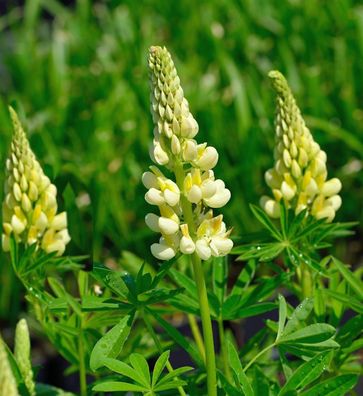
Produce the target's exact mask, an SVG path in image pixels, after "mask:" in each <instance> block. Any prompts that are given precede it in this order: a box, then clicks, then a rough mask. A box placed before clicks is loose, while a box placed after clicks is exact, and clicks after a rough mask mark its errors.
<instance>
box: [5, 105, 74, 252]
mask: <svg viewBox="0 0 363 396" xmlns="http://www.w3.org/2000/svg"><path fill="white" fill-rule="evenodd" d="M10 115H11V118H12V122H13V127H14V134H13V139H12V142H11V151H10V155H9V158H8V159H7V161H6V182H5V189H4V190H5V199H4V202H3V205H2V211H3V234H2V247H3V250H4V251H8V250H9V248H10V246H9V242H10V236H11V235H13V236H14V238H15V240H16V241H17V242H18V243H23V244H25V245H32V244H34V243H37V244H38V246H40V247H41V249H43V250H44V251H45V252H47V253H51V252H56V253H57V255H62V254H63V252H64V250H65V246H66V244H67V243H68V242H69V241H70V236H69V234H68V230H67V214H66V213H65V212H62V213H59V214H57V211H58V206H57V188H56V187H55V185H53V184H52V183H51V182H50V180H49V178H48V177H47V176H46V175H45V174H44V172H43V170H42V168H41V166H40V164H39V162H38V161H37V159H36V157H35V155H34V153H33V151H32V150H31V148H30V145H29V142H28V139H27V137H26V135H25V132H24V130H23V128H22V126H21V124H20V121H19V119H18V116H17V114H16V113H15V111H14V110H13V109H12V108H10Z"/></svg>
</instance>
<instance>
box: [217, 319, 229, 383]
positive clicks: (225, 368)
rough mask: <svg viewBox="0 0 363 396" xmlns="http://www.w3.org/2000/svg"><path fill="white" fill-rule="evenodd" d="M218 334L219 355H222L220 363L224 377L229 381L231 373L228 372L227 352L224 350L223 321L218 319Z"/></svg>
mask: <svg viewBox="0 0 363 396" xmlns="http://www.w3.org/2000/svg"><path fill="white" fill-rule="evenodd" d="M218 332H219V342H220V344H221V355H222V362H223V371H224V374H225V375H226V377H227V379H228V380H231V379H232V377H231V372H230V370H229V364H228V357H227V350H226V342H225V336H224V326H223V319H222V318H218Z"/></svg>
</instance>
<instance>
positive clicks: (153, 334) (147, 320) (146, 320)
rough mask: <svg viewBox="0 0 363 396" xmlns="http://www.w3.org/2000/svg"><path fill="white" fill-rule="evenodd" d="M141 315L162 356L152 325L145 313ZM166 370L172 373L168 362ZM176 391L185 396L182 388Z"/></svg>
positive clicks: (159, 343)
mask: <svg viewBox="0 0 363 396" xmlns="http://www.w3.org/2000/svg"><path fill="white" fill-rule="evenodd" d="M141 313H142V318H143V320H144V323H145V325H146V328H147V330H148V332H149V333H150V335H151V337H152V339H153V341H154V344H155V346H156V348H157V349H158V351H159V353H160V354H162V353H163V352H164V351H163V346H162V345H161V342H160V341H159V338H158V336H157V335H156V333H155V331H154V328H153V327H152V325H151V323H150V321H149V318H148V317H147V313H146V312H145V311H142V312H141ZM166 368H167V369H168V371H169V373H172V372H173V371H174V369H173V366H172V365H171V364H170V362H169V360H168V361H167V363H166ZM176 379H177V377H176V378H175V380H176ZM178 391H179V394H180V395H181V396H187V395H186V393H185V391H184V389H183V387H182V386H178Z"/></svg>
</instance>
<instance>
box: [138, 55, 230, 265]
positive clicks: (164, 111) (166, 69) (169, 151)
mask: <svg viewBox="0 0 363 396" xmlns="http://www.w3.org/2000/svg"><path fill="white" fill-rule="evenodd" d="M148 63H149V70H150V87H151V94H150V101H151V113H152V116H153V121H154V124H155V128H154V140H153V147H152V149H151V159H152V160H153V161H154V162H156V163H157V164H159V165H164V166H166V167H167V168H168V170H169V171H171V172H174V173H175V175H176V173H177V172H176V168H178V169H179V170H180V169H181V168H180V167H182V168H183V169H181V171H182V174H183V177H184V179H183V180H182V182H181V179H180V177H179V180H178V184H177V183H176V182H174V181H173V180H171V179H169V178H166V177H165V176H164V174H163V173H162V172H161V171H160V170H159V169H158V168H156V167H155V166H152V167H150V170H151V172H145V173H144V174H143V177H142V182H143V184H144V186H145V187H146V188H147V189H148V191H147V193H146V194H145V200H146V201H147V202H148V203H149V204H151V205H155V206H158V208H159V211H160V216H159V215H156V214H154V213H149V214H147V215H146V217H145V222H146V224H147V225H148V227H149V228H150V229H151V230H152V231H155V232H160V233H161V237H160V239H159V242H158V243H154V244H153V245H152V246H151V252H152V254H153V255H154V256H155V257H156V258H158V259H159V260H170V259H171V258H173V257H174V256H175V255H176V254H177V252H178V251H180V252H181V253H183V254H193V253H194V252H196V253H197V254H198V255H199V256H200V258H201V259H203V260H207V259H208V258H209V257H211V256H223V255H225V254H227V253H228V252H229V251H230V250H231V248H232V246H233V243H232V241H231V240H230V239H229V238H228V237H229V232H227V231H226V227H225V224H224V223H223V222H222V217H221V216H217V217H216V218H214V219H213V213H212V211H211V210H210V208H220V207H222V206H224V205H225V204H226V203H227V202H228V201H229V199H230V197H231V193H230V191H229V190H228V189H227V188H226V187H225V185H224V182H223V181H222V180H220V179H217V180H216V179H215V177H214V172H213V171H212V170H211V169H212V168H214V167H215V165H216V164H217V162H218V152H217V150H216V149H215V148H214V147H211V146H208V145H207V143H202V144H198V142H197V141H196V140H195V137H196V135H197V133H198V129H199V128H198V124H197V122H196V121H195V119H194V117H193V115H192V114H191V112H190V110H189V104H188V101H187V100H186V98H185V97H184V92H183V89H182V88H181V85H180V79H179V77H178V74H177V71H176V69H175V66H174V63H173V61H172V59H171V56H170V54H169V52H168V51H167V49H166V48H165V47H164V48H161V47H151V48H150V53H149V61H148ZM184 164H185V165H187V166H188V173H187V174H185V171H184V166H183V165H184ZM179 175H180V172H179ZM183 199H186V200H187V202H188V201H189V203H190V204H192V210H193V221H194V224H193V225H192V226H191V227H192V229H193V230H198V232H197V235H190V232H189V225H188V224H186V220H185V219H184V214H183V204H182V201H183ZM194 233H195V231H194Z"/></svg>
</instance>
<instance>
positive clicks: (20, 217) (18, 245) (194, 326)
mask: <svg viewBox="0 0 363 396" xmlns="http://www.w3.org/2000/svg"><path fill="white" fill-rule="evenodd" d="M147 62H148V68H149V75H150V106H151V114H152V118H153V122H154V132H153V141H152V145H151V148H150V156H151V159H152V161H153V162H154V165H151V166H150V169H149V170H148V171H146V172H145V173H144V174H143V175H142V183H143V184H144V186H145V187H146V189H147V192H146V194H145V200H146V202H147V203H148V204H150V205H151V207H152V210H151V212H150V213H148V214H147V215H146V217H145V222H146V225H147V226H148V227H149V228H150V229H151V231H153V232H155V233H156V234H157V235H158V241H155V242H154V243H153V244H152V245H151V246H150V250H151V253H152V255H153V257H154V258H155V261H154V262H152V263H150V262H147V261H146V260H145V261H143V260H141V261H140V265H139V268H138V269H137V271H136V272H135V273H127V272H125V271H124V270H123V269H122V268H119V269H114V268H111V267H110V266H109V265H106V264H105V263H102V262H93V265H92V268H90V269H89V270H87V271H86V270H85V269H86V268H85V266H84V262H85V260H87V259H88V257H82V256H77V257H75V256H70V257H69V256H66V255H65V253H66V248H67V246H68V244H69V243H70V244H72V241H71V236H70V235H69V232H68V224H67V214H66V212H65V211H62V212H60V213H58V205H59V206H61V205H62V203H61V202H57V188H56V187H55V185H54V184H52V182H51V181H50V179H49V178H48V177H47V176H46V174H45V172H44V171H43V170H42V167H41V165H40V162H38V160H37V159H36V157H35V154H34V153H33V151H32V149H31V148H30V144H29V141H28V139H27V136H26V133H25V132H24V130H23V127H22V125H21V123H20V120H19V118H18V116H17V114H16V112H15V111H14V110H13V109H12V108H10V115H11V119H12V122H13V126H14V133H13V139H12V142H11V147H10V154H9V158H8V160H7V162H6V185H5V197H4V201H3V219H2V222H3V234H2V248H3V250H4V251H7V252H9V253H10V259H11V260H10V261H11V264H12V268H13V271H14V273H15V274H16V275H17V277H18V278H19V279H20V281H21V282H22V284H23V286H24V289H25V292H26V301H27V304H28V305H27V306H28V316H29V317H32V318H35V319H36V321H37V322H38V323H39V325H40V327H39V328H38V330H40V331H42V332H43V334H44V335H45V336H47V337H48V339H49V340H50V342H51V343H52V344H53V346H54V348H55V349H56V350H57V351H58V352H59V354H60V355H61V356H62V357H63V358H64V359H66V360H67V361H68V363H69V368H68V369H67V372H68V373H71V372H73V373H74V372H75V373H77V374H78V376H79V393H80V395H81V396H87V395H91V394H95V395H97V394H99V395H102V394H105V393H107V394H108V393H112V392H117V394H127V395H130V394H135V395H138V394H142V395H149V396H155V395H176V394H179V395H182V396H183V395H184V396H185V395H192V396H194V395H208V396H217V395H231V396H234V395H236V396H237V395H245V396H283V395H285V396H288V395H289V396H292V395H302V396H318V395H329V396H343V395H349V394H351V395H354V394H357V393H355V391H354V387H355V386H356V384H357V381H358V377H359V375H360V374H361V371H362V367H361V361H360V358H359V355H358V354H357V351H358V350H359V349H361V348H362V346H363V338H362V329H363V283H362V281H361V273H362V270H361V269H359V268H358V269H355V270H353V269H351V268H350V267H349V266H348V265H346V264H344V263H342V262H341V261H340V260H339V259H338V258H337V257H334V256H332V255H330V253H329V249H330V247H331V246H332V244H333V243H334V240H335V239H336V238H338V237H343V236H346V235H349V234H350V233H351V231H350V228H351V227H352V226H353V224H351V223H334V222H333V220H334V217H335V213H336V211H337V210H338V209H339V207H340V206H341V204H342V200H341V198H340V196H339V195H338V193H339V191H340V189H341V188H342V184H341V182H340V180H339V179H338V178H332V179H329V180H328V179H327V175H328V172H327V155H326V153H325V152H324V151H323V150H322V149H321V148H320V146H319V144H318V143H317V142H316V141H315V140H314V137H313V135H312V133H311V132H310V131H309V129H308V128H307V126H306V125H305V122H304V119H303V117H302V115H301V113H300V110H299V108H298V106H297V104H296V101H295V99H294V97H293V94H292V92H291V90H290V88H289V86H288V83H287V81H286V80H285V78H284V77H283V75H282V74H281V73H279V72H277V71H273V72H270V74H269V77H270V78H271V80H272V86H273V88H274V90H275V91H276V95H277V114H276V123H275V124H276V147H275V151H274V155H273V156H272V155H271V163H272V162H273V159H274V161H275V162H274V165H273V168H271V169H270V170H268V171H267V172H266V175H265V179H266V183H267V185H268V187H269V188H270V189H271V195H272V196H267V195H266V196H263V197H262V198H261V202H260V206H256V205H253V204H252V205H251V211H252V213H253V215H254V216H255V218H256V220H257V222H258V223H260V224H261V228H262V229H261V231H260V232H257V233H255V232H254V233H249V234H246V235H233V233H232V228H228V227H227V226H226V224H225V223H224V221H223V215H222V214H221V213H219V210H220V209H221V208H222V207H223V206H225V205H226V204H227V203H228V201H229V200H230V198H231V192H230V190H229V189H227V188H226V186H225V184H224V182H223V181H222V180H221V179H217V178H216V177H215V174H214V170H213V169H214V168H215V167H216V165H217V162H218V152H217V150H216V149H215V148H214V147H212V146H209V145H208V144H207V143H206V142H203V143H200V142H199V143H198V141H197V134H198V131H199V127H198V123H197V121H196V120H195V118H194V117H193V115H192V113H191V111H190V109H189V103H188V101H187V99H186V98H185V96H184V91H183V89H182V87H181V82H180V79H179V76H178V73H177V71H176V68H175V65H174V62H173V60H172V58H171V55H170V53H169V52H168V50H167V49H166V48H165V47H164V48H162V47H156V46H153V47H151V48H150V51H149V57H148V61H147ZM206 134H207V131H206ZM272 157H273V158H272ZM241 177H243V175H241ZM251 188H253V186H251ZM234 199H238V197H234ZM232 226H233V224H232ZM232 238H233V239H234V242H232ZM233 246H234V247H233ZM89 253H90V255H91V254H92V252H89ZM237 269H238V270H239V273H237V275H233V273H234V274H236V272H237ZM258 316H260V317H262V318H263V324H261V326H259V327H258V328H256V329H255V332H254V334H253V335H252V336H251V337H249V338H247V339H245V340H243V342H241V339H240V338H238V337H237V334H238V332H235V331H233V329H235V328H236V325H238V327H239V328H244V327H246V328H248V326H250V324H249V320H250V318H252V317H258ZM32 320H33V319H32ZM181 323H182V325H180V324H181ZM178 324H179V325H178ZM188 327H189V329H190V331H189V329H188V330H187V331H186V330H185V328H188ZM201 330H202V331H201ZM189 334H190V335H189ZM180 350H184V351H185V353H186V354H187V356H188V365H187V366H181V365H180V363H179V361H178V359H176V358H175V357H177V356H178V351H180ZM30 352H31V346H30V338H29V330H28V325H27V321H26V320H25V319H21V320H20V321H19V323H18V325H17V328H16V333H15V346H14V353H12V352H11V349H10V348H9V347H8V346H7V344H6V343H5V341H4V340H3V339H2V338H0V395H9V396H16V395H25V396H33V395H71V393H66V392H64V391H62V390H61V389H57V388H54V387H51V386H47V385H44V384H40V383H38V382H37V381H36V379H37V378H36V377H37V375H36V373H37V370H35V369H33V367H32V364H31V360H30Z"/></svg>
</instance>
